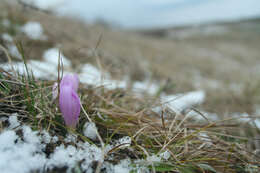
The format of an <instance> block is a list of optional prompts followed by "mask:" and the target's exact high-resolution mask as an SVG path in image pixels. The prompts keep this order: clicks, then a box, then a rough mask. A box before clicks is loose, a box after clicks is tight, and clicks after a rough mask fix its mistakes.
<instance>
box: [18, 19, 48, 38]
mask: <svg viewBox="0 0 260 173" xmlns="http://www.w3.org/2000/svg"><path fill="white" fill-rule="evenodd" d="M21 30H22V32H24V33H25V34H26V35H27V36H28V37H29V38H30V39H32V40H45V39H47V37H46V36H45V35H44V34H43V28H42V26H41V24H40V23H38V22H34V21H31V22H27V23H26V24H25V25H24V26H23V27H22V28H21Z"/></svg>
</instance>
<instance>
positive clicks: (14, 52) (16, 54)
mask: <svg viewBox="0 0 260 173" xmlns="http://www.w3.org/2000/svg"><path fill="white" fill-rule="evenodd" d="M7 47H8V50H9V52H10V54H11V55H12V56H14V57H16V58H18V59H22V56H21V54H20V52H19V51H18V49H17V47H16V46H15V45H14V44H10V45H7Z"/></svg>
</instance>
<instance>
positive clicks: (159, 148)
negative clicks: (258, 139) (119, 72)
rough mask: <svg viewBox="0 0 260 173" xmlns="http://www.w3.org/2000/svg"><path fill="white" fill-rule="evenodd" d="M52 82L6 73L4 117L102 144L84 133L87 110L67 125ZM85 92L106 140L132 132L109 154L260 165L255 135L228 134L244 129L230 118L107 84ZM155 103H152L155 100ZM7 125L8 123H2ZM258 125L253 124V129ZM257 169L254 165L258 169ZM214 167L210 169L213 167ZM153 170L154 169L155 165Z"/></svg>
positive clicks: (235, 167) (230, 166)
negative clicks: (191, 112)
mask: <svg viewBox="0 0 260 173" xmlns="http://www.w3.org/2000/svg"><path fill="white" fill-rule="evenodd" d="M52 84H53V82H51V81H38V80H34V79H33V78H32V77H29V76H27V77H26V76H13V75H12V74H9V73H6V72H4V71H2V72H1V116H9V115H10V113H12V112H18V113H19V115H20V116H19V119H20V121H22V122H23V123H26V124H29V125H30V126H31V127H32V128H33V129H37V130H41V129H47V130H48V132H49V133H51V134H55V135H57V136H59V138H60V141H61V142H62V139H63V138H64V137H65V136H66V134H67V132H68V131H71V132H72V133H75V134H77V135H78V140H83V141H88V142H91V143H96V144H97V145H100V144H99V143H98V142H97V141H90V139H87V138H86V137H84V135H83V132H82V128H83V125H84V123H85V122H86V121H88V120H87V117H86V116H85V115H84V112H82V113H81V115H80V120H79V122H80V123H79V124H78V126H77V128H76V129H75V130H72V129H68V128H66V127H65V126H64V125H63V124H64V123H63V120H62V118H61V117H62V116H61V114H60V112H59V110H57V108H56V104H53V103H52V101H51V99H52V98H51V88H52ZM79 93H80V97H81V103H82V105H83V108H84V109H85V110H86V112H87V114H88V115H89V117H90V118H91V120H92V121H93V122H95V123H96V124H97V127H98V129H99V133H100V134H101V138H102V140H103V141H104V142H105V143H106V144H109V143H111V142H112V141H113V140H115V139H118V138H119V137H122V136H125V135H127V136H130V137H131V139H132V141H133V142H132V144H131V146H130V147H128V149H126V150H127V153H128V154H125V152H126V150H121V149H120V147H118V148H114V149H112V150H110V151H109V152H108V153H106V157H105V160H106V159H108V158H109V157H108V156H109V155H111V154H113V155H114V156H115V155H118V157H117V158H118V160H112V162H113V163H117V162H118V161H119V160H120V159H123V158H126V157H130V158H131V159H132V160H135V159H144V158H146V157H147V154H148V155H150V156H151V155H154V154H156V155H159V154H160V153H163V152H165V151H167V152H169V153H170V155H171V157H170V159H169V160H167V161H166V160H165V161H162V162H160V163H156V162H154V163H149V162H148V163H145V164H144V166H145V165H146V166H148V167H149V165H150V166H151V164H152V165H153V166H154V169H155V170H156V171H157V172H163V171H160V170H164V171H168V172H176V171H177V172H178V171H179V172H185V171H188V170H189V171H190V172H203V170H204V171H206V172H214V171H212V170H213V169H215V170H218V171H220V172H240V171H242V172H243V171H245V169H248V168H247V167H248V166H250V165H251V167H255V168H254V169H255V170H257V167H256V165H257V164H259V162H258V161H259V159H260V158H259V157H258V156H257V155H256V154H254V153H253V152H252V149H250V148H251V147H250V146H248V145H249V144H250V142H252V140H254V139H251V138H247V137H241V136H236V135H234V134H235V133H233V134H227V133H225V132H226V131H229V132H232V131H236V130H239V129H240V127H239V126H238V124H234V122H233V123H232V121H231V119H225V120H223V121H218V122H208V123H205V122H204V123H201V122H199V123H198V122H197V123H196V122H195V121H194V120H192V119H189V118H188V116H187V115H179V114H176V113H174V112H172V111H170V110H168V111H167V110H165V111H162V112H161V113H159V114H158V113H155V112H153V111H152V110H151V108H150V107H148V106H144V105H145V103H146V102H147V100H143V99H142V98H138V97H134V96H133V95H130V94H129V93H130V92H129V91H122V90H114V91H106V90H105V89H104V88H91V87H87V88H82V87H81V89H80V92H79ZM151 104H152V103H151ZM1 127H2V128H4V124H2V125H1ZM251 129H253V128H251ZM254 169H253V168H252V170H254ZM210 170H211V171H210ZM151 171H152V168H151Z"/></svg>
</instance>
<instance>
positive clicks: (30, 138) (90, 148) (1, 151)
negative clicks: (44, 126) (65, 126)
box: [0, 114, 131, 173]
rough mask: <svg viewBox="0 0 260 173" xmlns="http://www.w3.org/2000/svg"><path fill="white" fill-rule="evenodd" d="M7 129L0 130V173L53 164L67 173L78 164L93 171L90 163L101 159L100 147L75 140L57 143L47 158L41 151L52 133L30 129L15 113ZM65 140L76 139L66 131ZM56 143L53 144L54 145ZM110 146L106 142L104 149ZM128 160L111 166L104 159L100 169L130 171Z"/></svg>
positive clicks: (114, 172) (118, 172)
mask: <svg viewBox="0 0 260 173" xmlns="http://www.w3.org/2000/svg"><path fill="white" fill-rule="evenodd" d="M9 124H10V125H9V127H8V129H9V130H3V131H2V132H1V133H0V170H1V173H13V172H19V173H27V172H31V171H36V170H38V171H39V172H42V171H43V170H48V169H53V168H54V167H63V166H67V167H68V172H71V170H72V169H73V168H74V167H75V166H76V165H77V164H78V163H81V164H80V165H81V168H82V169H83V171H86V172H93V169H92V167H91V166H92V162H93V161H99V160H100V159H102V151H101V148H99V147H97V146H95V145H91V144H89V143H88V142H80V141H78V142H77V143H75V145H73V146H72V145H68V146H64V145H63V144H61V145H58V146H57V147H56V148H55V149H54V151H53V153H51V154H50V156H49V157H47V156H46V153H45V152H44V151H45V150H46V149H45V148H46V145H47V144H48V143H51V142H55V141H57V139H54V138H57V137H56V136H53V137H52V136H50V134H49V133H48V132H47V131H43V132H38V131H32V129H31V128H30V127H29V126H19V127H18V128H17V125H20V123H19V121H18V120H17V117H16V114H14V115H12V116H10V117H9ZM13 128H15V129H17V130H18V129H20V130H22V132H23V135H22V136H23V137H20V136H18V135H17V134H16V132H15V131H14V130H12V129H13ZM65 141H67V142H76V136H75V135H74V134H69V135H68V136H67V137H66V138H65ZM119 141H121V142H123V143H125V142H129V141H130V140H129V137H128V138H127V137H125V138H122V139H119ZM55 145H56V144H55ZM112 147H113V146H110V145H108V146H107V149H111V148H112ZM130 165H131V161H130V160H129V159H125V160H121V161H120V163H119V164H117V165H112V164H110V163H108V162H105V163H104V164H103V168H106V170H108V171H107V172H108V173H121V172H130V170H131V166H130Z"/></svg>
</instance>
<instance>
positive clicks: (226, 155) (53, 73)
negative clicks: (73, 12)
mask: <svg viewBox="0 0 260 173" xmlns="http://www.w3.org/2000/svg"><path fill="white" fill-rule="evenodd" d="M259 29H260V22H259V20H257V19H256V20H251V21H239V22H235V23H221V24H207V25H202V26H189V27H188V26H187V27H179V28H171V29H165V30H151V31H133V30H132V31H127V30H119V29H117V28H111V27H108V26H105V25H101V24H95V25H90V24H85V23H83V22H82V21H80V20H78V19H74V18H69V17H61V16H56V15H54V14H53V13H51V12H46V11H41V10H39V9H32V8H30V7H28V6H22V5H21V4H11V5H10V4H8V3H1V4H0V45H1V50H0V63H1V64H0V65H1V68H0V69H1V76H0V78H1V93H0V96H1V104H0V109H1V115H0V116H1V117H0V118H1V119H0V121H1V124H0V125H1V126H0V139H1V140H2V141H6V143H3V145H2V146H3V147H2V148H1V147H0V152H2V153H3V157H1V156H0V168H1V167H3V168H6V169H5V170H6V172H7V173H9V172H12V170H17V169H16V167H15V164H13V165H12V164H10V165H11V166H10V169H9V168H8V167H5V164H7V162H5V161H6V160H5V159H3V158H4V157H8V158H9V157H10V159H14V158H12V154H10V153H8V152H6V151H9V150H7V149H6V148H8V147H6V146H8V145H10V144H12V145H13V146H14V148H12V149H11V151H13V152H14V151H15V153H17V155H15V156H17V158H19V157H22V158H24V159H25V160H26V159H28V158H26V157H27V156H28V157H29V158H30V159H32V161H33V163H34V161H35V165H33V164H32V165H30V166H31V167H28V169H29V168H30V171H29V172H31V171H32V172H41V171H42V170H43V169H45V170H44V171H43V172H64V171H72V172H73V171H74V172H86V171H90V172H94V171H96V172H117V171H118V172H120V171H125V172H130V170H131V171H135V172H138V171H139V170H143V172H145V171H146V172H174V173H175V172H181V173H186V172H209V173H211V172H217V171H218V172H257V171H258V170H259V156H258V155H259V149H260V143H259V139H258V138H259V129H260V119H259V118H260V116H259V112H260V111H259V108H260V107H259V106H260V87H259V79H260V78H259V76H260V70H259V69H260V57H259V56H260V50H259V48H258V47H259V46H258V45H259V41H260V32H259ZM58 57H61V58H62V62H63V63H62V65H63V66H62V67H61V66H59V64H58V60H59V58H58ZM10 64H11V65H10ZM24 64H26V65H27V66H28V67H29V70H28V68H27V66H25V65H24ZM9 65H10V66H9ZM57 66H59V67H58V68H57ZM13 68H14V70H13ZM16 70H18V71H19V73H16V72H15V71H16ZM61 70H64V74H67V73H75V74H78V76H79V80H80V85H79V91H78V92H79V96H80V101H81V104H82V105H81V113H80V121H79V123H78V125H77V127H76V128H75V129H70V128H68V127H66V126H64V122H63V119H62V118H61V117H62V115H61V113H60V111H59V108H58V107H56V106H57V105H58V100H57V99H56V100H55V98H54V99H53V97H52V95H54V94H53V91H51V88H52V86H53V84H54V82H55V81H57V82H59V80H60V74H61ZM59 72H60V73H59ZM58 74H59V75H58ZM58 76H59V77H58ZM88 123H90V124H91V123H94V125H93V124H91V125H90V126H89V125H88ZM85 124H87V125H85ZM16 125H17V126H18V127H19V128H17V127H16ZM93 129H94V132H93ZM95 129H98V130H97V132H96V130H95ZM88 131H90V132H93V133H91V134H90V133H89V132H88ZM95 133H97V134H95ZM46 136H47V137H46ZM93 136H94V137H93ZM7 139H10V140H7ZM1 140H0V141H1ZM15 141H18V143H17V142H15ZM46 141H47V142H46ZM39 143H40V144H41V145H40V144H39ZM16 144H17V145H19V146H17V145H16ZM37 146H40V147H41V148H37ZM90 146H91V147H90ZM19 147H20V148H23V149H24V150H23V151H25V153H27V154H24V155H23V154H21V155H20V153H19V152H18V151H19ZM121 147H122V148H121ZM30 148H32V150H31V151H30ZM35 153H36V154H35ZM69 153H74V156H75V157H73V154H72V155H71V154H69ZM88 153H89V154H88ZM95 153H98V154H97V155H95ZM30 156H31V157H30ZM36 156H37V157H36ZM85 156H86V158H87V159H86V158H84V157H85ZM62 157H64V158H65V159H61V158H62ZM37 159H38V162H37ZM88 159H89V160H91V159H93V160H91V161H88ZM21 160H22V159H20V161H17V162H18V163H19V164H24V162H22V161H21ZM39 160H40V161H42V163H45V165H46V168H44V166H43V165H42V164H40V162H39ZM216 170H217V171H216ZM26 171H27V172H28V170H27V168H25V169H24V170H23V171H22V172H26Z"/></svg>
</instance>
